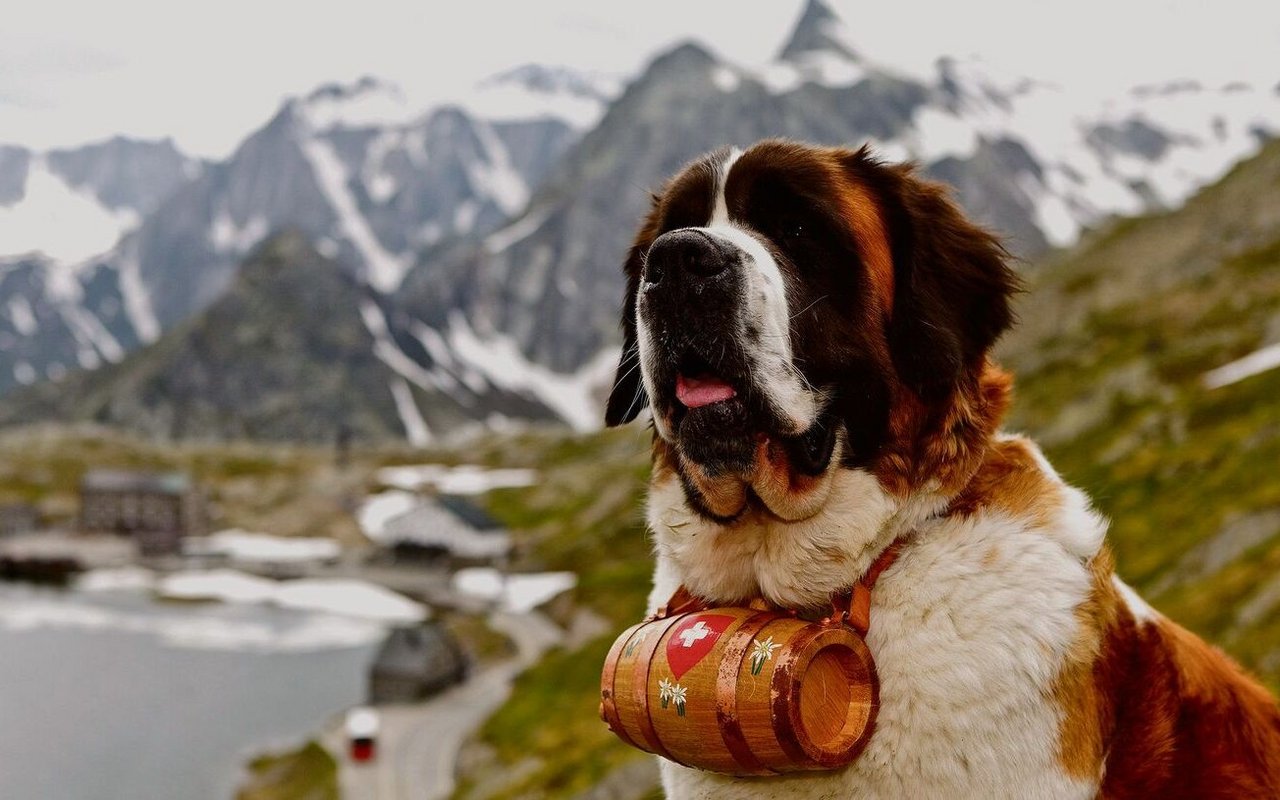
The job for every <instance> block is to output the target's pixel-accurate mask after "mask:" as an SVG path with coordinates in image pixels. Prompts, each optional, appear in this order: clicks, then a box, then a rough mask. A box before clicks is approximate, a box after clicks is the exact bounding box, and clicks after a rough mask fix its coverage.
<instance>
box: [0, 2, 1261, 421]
mask: <svg viewBox="0 0 1280 800" xmlns="http://www.w3.org/2000/svg"><path fill="white" fill-rule="evenodd" d="M1277 130H1280V94H1278V93H1277V89H1276V87H1272V86H1254V85H1249V84H1247V83H1232V84H1229V85H1225V86H1223V85H1211V84H1206V83H1201V82H1197V81H1195V80H1194V79H1191V78H1186V77H1184V76H1171V77H1170V81H1169V82H1168V83H1167V84H1163V85H1159V86H1142V87H1132V88H1128V87H1123V88H1118V89H1117V91H1116V92H1115V94H1114V96H1112V97H1110V98H1103V99H1099V98H1097V97H1089V96H1083V95H1081V94H1079V93H1077V92H1075V91H1073V90H1072V89H1071V87H1061V86H1055V85H1052V84H1049V83H1046V82H1044V81H1039V80H1036V79H1034V78H1033V77H1029V76H1023V75H1010V74H1006V73H1003V72H1001V71H1000V70H998V69H996V68H995V67H993V66H991V65H989V64H986V63H984V62H982V61H981V60H978V59H975V58H963V59H961V58H953V57H948V56H944V57H941V58H939V59H938V60H937V62H936V64H935V65H934V67H933V70H932V72H930V73H928V74H912V73H908V72H906V71H903V70H899V69H897V68H895V67H894V66H893V65H891V64H882V63H876V62H874V61H872V60H869V59H867V58H866V57H864V56H863V55H862V54H861V53H860V51H859V49H858V44H857V37H856V36H854V35H852V33H851V32H850V30H849V28H848V26H847V25H846V24H845V23H844V22H843V21H842V20H841V19H840V18H839V16H838V15H837V14H835V13H834V12H833V11H832V10H831V9H830V8H828V7H827V6H826V5H824V4H823V3H822V2H820V0H810V2H808V4H807V5H806V6H805V8H804V9H803V11H802V13H801V15H800V17H799V19H798V21H797V23H796V26H795V28H794V30H793V31H792V33H791V35H790V37H789V38H788V40H787V41H786V42H785V43H784V44H783V46H782V47H781V48H780V49H779V51H778V52H777V53H776V54H775V55H774V57H773V58H771V59H768V60H762V61H761V62H760V63H755V64H742V63H735V62H732V61H729V60H727V59H725V58H722V57H720V56H718V55H716V54H715V53H713V52H711V51H709V50H707V49H706V48H704V47H702V46H701V45H698V44H696V43H684V44H680V45H678V46H675V47H673V48H672V49H670V50H668V51H667V52H665V53H662V54H661V55H659V56H658V57H657V58H655V59H654V60H653V61H652V62H651V63H650V64H648V65H647V66H646V67H645V69H644V70H643V71H642V72H641V73H640V74H638V75H637V76H635V78H634V79H633V80H632V81H631V82H630V83H629V84H628V85H626V86H625V88H623V87H620V86H619V84H618V82H617V81H616V80H615V79H613V78H611V77H608V76H595V75H583V74H581V73H578V72H575V71H573V70H571V69H568V68H562V67H548V66H542V65H524V66H519V67H516V68H514V69H511V70H509V71H507V72H505V73H502V74H500V75H497V76H495V77H493V78H491V79H489V80H486V81H484V82H482V83H481V84H480V85H478V86H477V87H476V88H475V91H474V92H472V93H470V94H468V95H467V96H465V97H462V98H458V99H457V102H453V103H449V104H444V105H441V104H436V105H434V106H431V107H429V108H425V109H424V108H422V107H421V106H419V105H416V104H414V103H413V102H410V101H408V100H407V99H406V98H405V97H404V96H403V95H402V93H401V92H400V91H399V90H398V89H397V88H396V87H395V86H393V85H390V84H387V83H385V82H382V81H379V80H376V79H371V78H370V79H364V80H361V81H358V82H356V83H355V84H352V85H337V84H334V85H327V86H323V87H321V88H319V89H317V90H316V91H314V92H312V93H310V94H309V95H307V96H305V97H300V98H296V99H293V100H290V101H288V102H286V103H285V104H284V105H283V106H282V107H281V108H280V109H279V111H278V113H277V114H276V115H275V116H274V117H273V118H272V119H271V120H270V121H269V122H268V123H267V124H266V125H265V126H263V127H262V128H261V129H260V130H258V131H256V132H254V133H253V134H252V135H251V136H249V137H248V138H247V139H246V140H245V141H244V142H243V143H242V144H241V146H240V147H239V148H238V149H237V150H236V151H235V153H234V154H233V155H232V156H231V157H229V158H228V159H227V160H225V161H223V162H220V163H216V164H208V165H203V167H200V166H199V165H189V162H180V163H179V165H178V167H176V168H175V169H176V173H177V174H179V175H180V176H182V175H187V176H189V177H188V178H187V179H185V180H183V179H182V178H181V177H179V178H178V179H176V180H175V182H174V183H172V184H170V185H169V189H168V190H167V191H165V192H160V191H155V192H152V194H150V195H147V196H146V197H142V195H130V194H129V191H131V190H129V189H128V188H127V186H128V182H127V181H126V180H124V177H121V176H127V175H129V174H138V175H141V174H142V172H141V167H137V168H130V169H132V170H133V172H130V170H128V169H120V170H118V172H119V173H121V175H118V176H116V177H114V178H113V177H112V176H111V175H109V174H107V173H108V172H109V171H106V172H104V171H103V170H102V169H101V168H96V169H95V168H93V167H92V166H91V165H90V166H86V165H85V164H79V165H78V166H70V165H69V164H71V162H66V161H65V160H62V159H56V158H54V157H53V154H47V155H46V156H41V157H34V156H31V155H30V154H27V155H25V156H24V155H22V154H21V153H18V154H17V155H15V154H14V153H13V152H11V150H0V232H3V231H5V230H6V229H5V228H4V227H3V220H4V216H3V215H4V214H5V213H6V208H21V206H20V205H19V206H15V205H14V199H13V198H15V197H17V196H18V195H17V191H18V190H15V189H14V188H12V187H13V186H14V185H16V183H17V180H18V179H16V178H14V177H13V176H14V175H19V176H21V179H22V180H24V181H26V184H24V185H27V184H29V185H31V186H33V187H34V189H31V190H30V191H27V192H25V193H24V194H23V195H22V197H26V198H28V200H31V199H32V198H34V199H37V200H38V199H39V198H41V197H49V196H54V195H55V194H56V193H53V192H51V190H50V189H49V187H50V186H53V185H54V183H51V181H54V179H53V178H48V180H46V177H47V176H52V175H56V176H60V177H57V178H56V182H57V185H58V186H63V187H64V188H65V187H72V188H69V189H66V190H65V191H64V190H63V189H59V190H58V191H60V192H62V194H61V195H57V197H60V198H62V199H60V200H58V202H57V203H55V205H59V204H60V205H59V207H64V206H65V207H66V208H72V207H73V206H74V205H75V204H74V203H72V202H71V201H70V200H67V199H66V197H68V196H74V198H76V199H77V202H79V201H80V200H84V199H85V198H87V197H93V198H95V199H94V201H93V202H94V203H96V204H97V208H98V210H95V211H93V213H92V214H90V213H89V212H85V214H86V215H87V216H86V217H85V219H86V221H85V222H83V223H77V225H76V226H75V227H76V234H75V236H74V237H72V236H49V237H46V239H47V241H48V242H50V243H51V244H48V245H46V246H42V247H41V248H39V249H43V250H44V254H43V255H39V254H36V255H32V254H26V253H27V251H28V250H30V249H34V248H30V247H28V248H26V249H24V250H21V251H8V252H11V253H14V254H15V255H13V256H10V257H8V258H5V259H0V391H4V390H5V389H8V388H11V387H12V386H14V385H17V384H24V383H30V382H32V381H36V380H39V379H42V378H52V379H57V378H59V377H61V376H62V375H64V374H65V373H67V372H68V371H71V370H74V369H76V368H77V367H82V368H88V369H92V368H94V367H96V366H99V365H101V364H103V363H108V362H117V361H120V360H121V359H122V358H124V357H125V355H126V354H128V353H129V352H131V351H133V350H135V349H137V348H138V347H140V346H142V345H145V344H147V343H149V342H156V341H157V340H159V339H160V338H161V336H162V334H164V333H165V332H166V331H170V330H174V329H175V327H176V326H179V325H181V324H183V323H184V322H185V321H188V320H191V319H192V318H193V317H194V316H195V315H199V314H201V313H202V312H204V311H205V310H206V309H209V308H211V307H212V306H213V304H215V303H217V302H218V301H219V298H222V297H224V296H225V295H226V293H227V292H228V291H234V290H235V287H237V286H239V283H238V282H237V281H238V279H237V277H236V276H237V270H238V265H239V264H240V263H241V262H242V260H243V259H244V258H245V257H246V255H247V254H248V253H249V252H250V251H251V250H252V249H253V248H254V247H255V246H256V245H257V244H258V243H260V242H261V241H262V240H263V239H264V238H265V237H267V236H269V235H270V234H271V233H272V232H275V231H279V230H282V229H286V228H288V229H292V230H295V231H297V232H298V233H299V234H300V235H301V236H303V237H305V238H307V239H308V240H309V241H311V242H312V244H313V245H314V247H315V249H316V250H317V252H318V253H320V254H321V255H322V256H323V258H324V260H325V262H326V263H331V264H335V265H340V267H339V268H341V269H344V270H346V274H347V276H348V278H349V279H350V281H351V283H352V286H353V287H356V288H358V289H359V291H358V292H357V291H354V290H353V291H344V292H341V293H335V296H341V297H342V298H345V299H344V300H342V301H341V302H345V303H348V304H349V307H348V308H346V310H345V311H344V312H343V313H344V314H346V315H347V316H348V317H350V318H358V319H359V320H360V321H361V322H362V324H363V325H364V326H365V332H366V334H367V337H364V338H362V339H361V340H360V342H359V343H357V344H359V346H355V345H353V347H352V349H351V350H349V351H346V352H348V353H349V354H350V357H351V358H352V359H356V360H357V361H363V360H367V358H369V357H372V358H373V359H374V360H375V361H377V362H379V363H380V364H381V365H382V368H385V369H387V370H390V372H391V373H393V374H394V375H395V376H397V378H396V379H394V380H392V381H391V382H387V381H384V380H383V379H382V378H381V377H379V378H378V385H379V386H381V385H383V384H385V385H388V386H389V385H392V384H394V385H396V386H401V385H403V386H404V387H405V388H404V389H399V388H397V389H395V390H393V391H394V396H393V397H392V399H393V400H394V403H393V405H394V407H395V409H396V410H397V413H398V416H397V417H396V418H395V419H397V420H398V421H399V423H398V424H399V427H400V430H399V432H400V433H401V434H402V435H408V436H410V437H411V438H415V439H420V438H421V435H420V433H421V431H420V428H421V427H422V426H419V425H418V424H417V422H415V421H414V419H413V417H414V412H416V413H418V414H421V415H423V416H424V417H425V418H426V419H425V423H424V424H425V427H426V428H427V429H429V430H432V431H437V432H438V430H439V429H440V428H441V426H445V427H456V426H458V425H461V424H462V423H461V422H460V420H462V419H464V418H465V419H466V420H468V421H472V422H482V423H486V422H488V421H491V420H494V421H496V420H500V419H506V418H509V417H512V416H517V417H528V418H532V419H544V418H548V417H556V418H559V419H561V420H565V421H568V422H570V423H571V424H572V425H574V426H575V427H578V428H585V427H590V426H592V425H593V424H594V423H595V420H596V418H597V416H598V414H597V413H596V410H595V408H594V406H593V405H592V398H593V396H594V395H595V394H596V393H598V391H599V388H600V386H599V384H600V383H602V382H603V381H604V380H606V379H607V376H608V374H609V367H610V365H611V362H612V361H613V359H614V357H615V354H616V349H615V348H616V345H617V316H616V315H617V308H618V304H619V300H620V296H619V293H620V291H621V274H620V269H619V265H620V264H621V262H622V258H623V255H624V253H625V251H626V248H627V246H628V245H629V243H630V240H631V237H632V234H633V232H634V228H635V226H636V224H637V221H638V220H639V219H640V217H641V215H642V214H643V212H644V211H645V209H646V207H647V203H648V192H649V190H652V189H654V188H657V187H658V186H659V185H660V184H661V182H662V181H663V180H664V179H665V178H666V177H667V176H669V175H671V174H672V173H673V172H674V171H675V170H677V169H678V168H679V167H680V166H681V165H682V164H683V163H685V162H686V161H687V160H688V159H690V158H693V157H695V156H697V155H699V154H701V153H703V152H706V151H708V150H711V149H714V148H717V147H720V146H722V145H725V144H737V145H743V146H745V145H749V144H751V143H752V142H754V141H756V140H758V139H761V138H765V137H769V136H789V137H795V138H802V139H808V140H814V141H819V142H828V143H845V144H854V145H857V144H861V143H863V142H871V143H872V144H873V145H874V146H875V147H876V148H877V149H878V151H879V153H880V154H881V155H882V156H883V157H885V158H888V159H895V160H896V159H914V160H916V161H917V162H919V163H920V164H921V166H922V168H923V169H924V171H925V172H926V173H928V174H929V175H932V176H933V177H936V178H938V179H941V180H945V181H947V182H949V183H950V184H952V185H953V186H954V187H955V188H956V191H957V195H958V197H959V199H960V201H961V202H962V204H963V205H964V206H965V207H966V208H967V210H968V211H969V212H970V213H971V214H973V215H974V216H976V217H977V218H979V219H980V220H983V221H984V222H986V223H987V224H988V225H990V226H991V227H993V228H995V229H997V230H998V231H1000V232H1002V233H1003V234H1004V235H1005V236H1006V239H1007V241H1008V243H1009V245H1010V247H1011V249H1012V250H1013V251H1014V252H1015V253H1017V254H1019V255H1022V256H1025V257H1028V258H1031V257H1035V256H1037V255H1038V254H1040V253H1042V252H1044V251H1045V250H1046V249H1049V248H1052V247H1058V246H1065V245H1068V244H1070V243H1072V242H1074V241H1075V240H1076V239H1077V238H1078V237H1079V236H1080V234H1081V233H1082V231H1083V230H1085V229H1087V228H1090V227H1094V226H1097V225H1099V224H1101V223H1102V222H1103V221H1105V220H1106V219H1108V218H1110V217H1113V216H1116V215H1131V214H1136V213H1140V212H1143V211H1146V210H1150V209H1156V208H1172V207H1176V206H1178V205H1180V204H1181V203H1182V202H1183V201H1184V200H1185V199H1186V198H1187V197H1188V196H1190V194H1191V193H1193V192H1195V191H1196V190H1197V189H1198V188H1200V187H1202V186H1204V185H1205V184H1207V183H1210V182H1212V181H1214V180H1216V179H1217V178H1218V177H1220V176H1221V175H1222V174H1223V173H1224V172H1225V171H1226V170H1227V169H1228V168H1229V167H1230V166H1231V165H1232V164H1234V163H1236V162H1237V161H1239V160H1240V159H1242V158H1244V157H1246V156H1248V155H1250V154H1252V153H1253V152H1254V151H1255V150H1256V149H1257V148H1258V147H1259V145H1260V143H1261V141H1262V140H1263V139H1265V138H1266V137H1268V136H1272V135H1274V134H1275V133H1276V132H1277ZM26 176H35V177H34V178H32V179H28V178H27V177H26ZM42 182H43V183H42ZM162 183H163V181H159V180H157V181H156V184H155V185H156V186H159V185H161V184H162ZM148 185H149V186H150V184H148ZM41 186H44V187H45V188H44V189H42V188H41ZM76 187H79V188H76ZM108 187H110V188H108ZM68 193H70V194H68ZM148 197H149V198H151V199H150V200H147V198H148ZM161 197H163V202H161V201H160V198H161ZM144 202H151V203H152V207H151V208H150V209H149V210H147V211H144V210H143V208H144ZM6 204H7V205H6ZM103 209H105V210H103ZM68 213H70V212H68ZM8 230H10V231H13V230H22V231H23V232H24V233H23V235H26V229H25V226H19V227H17V228H14V227H10V228H9V229H8ZM121 231H124V235H123V237H122V238H120V239H119V241H118V242H115V243H114V245H113V246H112V245H108V244H104V242H106V241H107V240H109V239H111V238H112V237H114V236H115V235H117V234H119V233H120V232H121ZM82 234H83V238H84V240H85V241H86V242H89V241H92V242H93V244H92V246H90V245H89V244H84V245H80V244H76V243H77V242H78V240H79V239H80V238H81V236H82ZM32 240H33V241H34V239H32ZM73 244H75V245H76V246H74V247H73V246H71V245H73ZM59 247H64V248H65V250H59V249H58V248H59ZM104 248H105V252H103V250H104ZM3 252H5V251H4V250H3V248H0V253H3ZM18 252H22V253H24V255H22V256H21V257H18V256H17V255H16V254H17V253H18ZM92 253H99V254H100V255H97V256H95V257H91V258H86V257H85V256H88V255H90V254H92ZM70 256H74V258H72V257H70ZM335 302H337V301H335ZM334 313H337V312H336V311H335V312H334ZM353 314H354V316H352V315H353ZM162 341H163V340H162ZM353 341H354V340H353ZM362 348H363V349H362ZM155 385H156V386H171V384H169V383H165V382H163V381H160V382H158V383H156V384H155ZM376 391H377V392H379V393H380V394H385V393H383V392H382V390H381V389H380V388H379V389H377V390H376ZM24 396H29V395H26V394H24ZM406 398H407V400H406ZM513 398H519V400H518V402H517V401H516V400H513ZM383 400H384V401H385V400H386V398H385V397H384V398H383ZM437 406H439V407H440V408H449V409H453V410H452V411H449V412H448V413H445V412H439V411H438V410H437V409H436V407H437ZM95 413H97V412H95ZM433 414H434V415H435V416H434V417H433ZM442 414H443V415H442ZM495 414H496V415H497V416H494V415H495ZM380 419H382V420H383V423H386V420H387V419H390V417H386V416H385V415H384V416H383V417H381V418H380ZM130 424H134V423H130ZM380 424H382V423H380ZM387 424H388V425H389V424H390V423H387ZM215 427H216V426H215ZM385 429H386V430H390V428H385ZM369 430H373V428H370V429H369ZM272 435H275V434H272ZM308 435H309V434H308Z"/></svg>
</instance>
